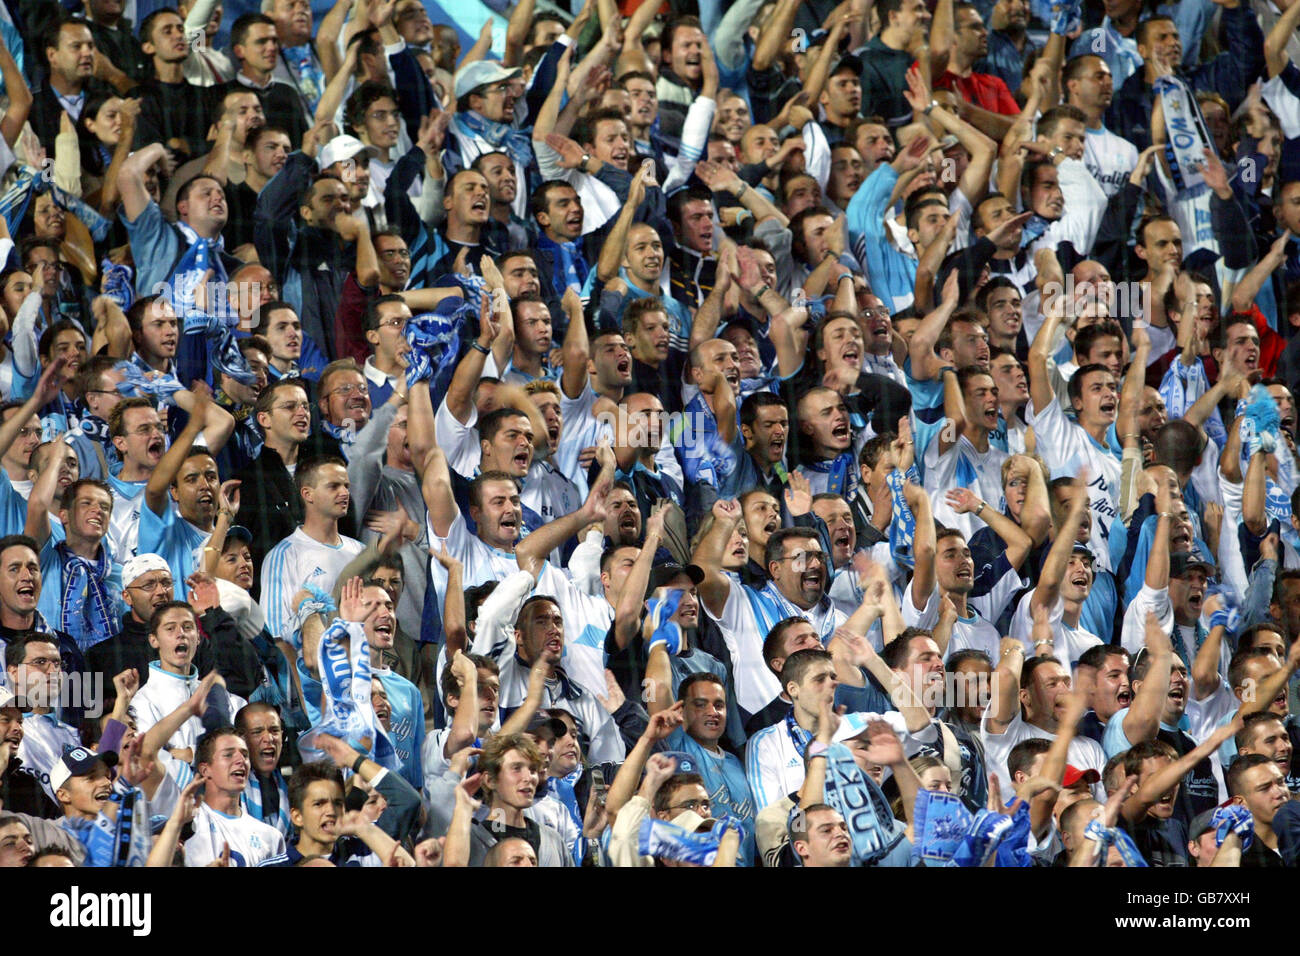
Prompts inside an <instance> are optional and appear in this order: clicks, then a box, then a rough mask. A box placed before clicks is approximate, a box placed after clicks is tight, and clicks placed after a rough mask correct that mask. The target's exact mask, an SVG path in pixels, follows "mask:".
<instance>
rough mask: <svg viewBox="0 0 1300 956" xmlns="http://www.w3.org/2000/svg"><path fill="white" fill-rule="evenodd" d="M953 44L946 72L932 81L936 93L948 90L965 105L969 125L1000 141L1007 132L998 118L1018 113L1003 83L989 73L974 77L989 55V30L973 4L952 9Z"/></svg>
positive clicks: (1007, 125) (1013, 100)
mask: <svg viewBox="0 0 1300 956" xmlns="http://www.w3.org/2000/svg"><path fill="white" fill-rule="evenodd" d="M953 23H954V27H953V30H954V32H953V36H954V43H953V46H952V51H951V54H950V56H949V61H948V69H947V71H946V72H945V73H944V74H943V76H941V77H939V78H938V79H937V80H935V83H934V87H935V89H937V90H952V91H953V92H955V93H956V94H957V95H958V96H960V97H961V98H962V99H964V100H965V101H966V102H967V103H969V104H970V107H969V108H968V109H967V115H968V116H969V119H970V122H971V123H973V124H974V125H975V126H977V127H978V128H979V129H980V130H981V131H982V132H983V133H985V134H987V135H989V136H992V137H994V138H997V139H1000V138H1001V137H1002V136H1004V135H1005V134H1006V133H1007V132H1008V130H1009V129H1010V126H1011V124H1010V122H1009V121H1005V120H1001V118H1002V117H1008V116H1017V115H1018V114H1019V113H1020V109H1019V107H1018V106H1017V104H1016V101H1015V98H1014V97H1013V96H1012V95H1011V91H1010V90H1009V89H1007V85H1006V83H1004V82H1002V80H1001V79H1000V78H998V77H997V76H994V75H992V74H990V73H977V72H975V70H974V66H975V64H976V63H977V62H978V61H979V60H982V59H983V58H984V57H985V56H987V55H988V52H989V30H988V26H987V25H985V23H984V18H983V17H982V16H980V12H979V10H978V9H976V7H975V6H974V5H973V4H969V3H956V4H954V5H953Z"/></svg>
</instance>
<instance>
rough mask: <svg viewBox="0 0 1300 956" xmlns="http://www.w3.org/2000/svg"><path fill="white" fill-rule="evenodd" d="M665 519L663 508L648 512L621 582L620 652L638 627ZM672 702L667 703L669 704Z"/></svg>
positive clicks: (616, 613)
mask: <svg viewBox="0 0 1300 956" xmlns="http://www.w3.org/2000/svg"><path fill="white" fill-rule="evenodd" d="M664 516H665V512H664V509H663V507H662V506H660V505H655V507H654V508H653V509H652V510H651V512H650V517H649V518H647V519H646V523H645V543H644V544H643V545H642V546H641V553H640V554H638V555H637V556H636V560H635V561H634V562H632V570H630V571H629V572H628V573H627V580H626V581H624V582H623V591H622V593H621V594H620V595H619V599H618V607H617V608H616V609H615V610H614V643H615V644H617V645H618V649H619V650H622V649H623V648H625V647H627V644H628V641H630V640H632V638H633V637H634V636H635V635H636V629H637V627H638V626H640V624H641V610H642V607H643V603H644V602H643V601H642V596H643V595H644V594H645V589H646V587H647V586H648V585H649V584H650V569H651V568H652V567H654V562H655V552H656V551H658V550H659V542H660V541H661V540H663V529H664ZM647 676H648V672H647ZM651 703H652V704H653V702H651ZM671 703H672V701H671V700H670V701H669V704H671ZM657 709H662V708H655V707H654V706H651V707H650V708H649V710H650V713H652V714H653V713H654V712H655V711H656V710H657Z"/></svg>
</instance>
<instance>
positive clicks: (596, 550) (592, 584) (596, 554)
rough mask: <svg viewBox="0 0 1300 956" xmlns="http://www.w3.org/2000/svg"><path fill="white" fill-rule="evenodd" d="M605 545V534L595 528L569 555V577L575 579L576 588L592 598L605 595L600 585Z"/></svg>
mask: <svg viewBox="0 0 1300 956" xmlns="http://www.w3.org/2000/svg"><path fill="white" fill-rule="evenodd" d="M604 545H605V533H604V532H603V531H601V530H600V529H599V528H593V529H592V530H591V531H589V532H587V537H586V538H584V539H583V540H582V541H581V542H580V543H579V544H578V546H577V547H576V548H574V549H573V554H571V555H569V576H570V577H572V578H573V585H574V587H576V588H577V589H578V590H579V591H582V592H583V593H585V594H590V595H591V596H592V597H601V596H603V595H604V593H605V591H604V588H603V587H601V584H600V555H601V551H602V550H603V548H604Z"/></svg>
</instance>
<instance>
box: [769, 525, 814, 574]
mask: <svg viewBox="0 0 1300 956" xmlns="http://www.w3.org/2000/svg"><path fill="white" fill-rule="evenodd" d="M795 539H799V540H801V541H802V540H807V539H812V540H813V541H819V540H820V539H819V538H818V537H817V532H816V531H814V530H813V529H812V528H778V529H777V530H776V531H773V532H772V534H771V535H770V536H769V537H768V539H767V546H766V547H765V548H764V549H763V565H764V566H765V567H766V566H767V565H770V564H772V562H774V561H779V560H780V559H781V558H782V557H783V556H784V555H785V543H786V542H787V541H793V540H795Z"/></svg>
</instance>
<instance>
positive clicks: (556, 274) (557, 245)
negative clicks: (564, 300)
mask: <svg viewBox="0 0 1300 956" xmlns="http://www.w3.org/2000/svg"><path fill="white" fill-rule="evenodd" d="M537 248H538V249H546V250H548V251H549V252H551V253H552V258H553V260H554V265H553V267H552V270H551V281H552V282H553V283H554V286H553V287H554V289H555V290H556V292H557V294H558V293H560V292H563V291H564V290H565V289H568V288H570V287H576V288H578V289H581V288H582V287H583V285H585V284H586V282H587V273H589V272H590V271H591V268H590V267H589V266H588V265H587V260H586V259H585V258H583V255H582V250H581V249H580V248H579V247H578V244H577V243H576V242H573V241H569V242H555V241H554V240H552V239H550V238H548V237H547V236H540V237H538V240H537Z"/></svg>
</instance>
